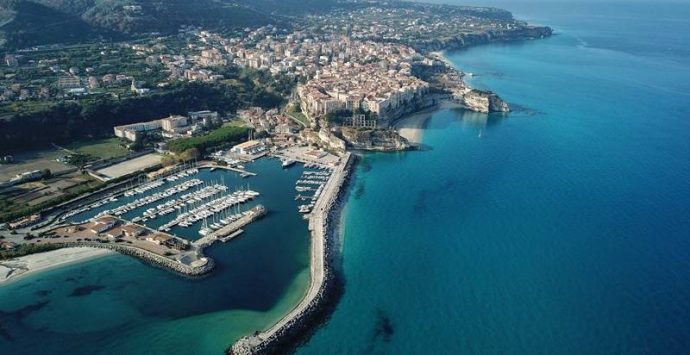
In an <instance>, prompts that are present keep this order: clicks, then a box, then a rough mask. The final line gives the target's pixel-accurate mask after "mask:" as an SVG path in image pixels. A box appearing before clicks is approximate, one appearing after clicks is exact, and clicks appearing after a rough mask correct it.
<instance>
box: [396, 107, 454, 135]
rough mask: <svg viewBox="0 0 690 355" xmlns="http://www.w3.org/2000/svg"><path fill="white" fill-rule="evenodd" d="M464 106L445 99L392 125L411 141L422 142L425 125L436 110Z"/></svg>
mask: <svg viewBox="0 0 690 355" xmlns="http://www.w3.org/2000/svg"><path fill="white" fill-rule="evenodd" d="M461 107H462V106H461V105H459V104H456V103H453V102H449V101H444V102H442V103H440V104H439V105H437V106H435V107H432V108H428V109H425V110H423V111H420V112H417V113H413V114H411V115H409V116H405V117H403V118H401V119H399V120H397V121H395V122H394V123H393V124H392V127H393V128H394V129H395V130H396V131H398V134H399V135H401V136H402V137H404V138H406V139H407V140H408V141H410V142H411V143H421V142H422V137H423V135H424V127H425V126H426V122H427V120H429V118H431V116H432V115H433V114H434V112H436V111H438V110H443V109H452V108H461Z"/></svg>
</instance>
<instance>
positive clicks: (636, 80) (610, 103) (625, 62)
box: [0, 2, 690, 354]
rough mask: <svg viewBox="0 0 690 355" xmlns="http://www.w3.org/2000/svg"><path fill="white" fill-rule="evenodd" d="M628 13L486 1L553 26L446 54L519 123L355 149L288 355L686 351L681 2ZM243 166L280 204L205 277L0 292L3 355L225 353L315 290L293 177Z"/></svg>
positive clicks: (457, 124) (121, 277)
mask: <svg viewBox="0 0 690 355" xmlns="http://www.w3.org/2000/svg"><path fill="white" fill-rule="evenodd" d="M621 4H624V3H621V2H619V3H617V5H602V4H596V3H594V4H592V3H590V4H586V5H568V4H557V5H556V4H538V3H533V4H528V5H523V4H517V3H514V2H509V3H505V4H499V5H501V6H503V7H506V8H508V9H510V10H513V11H514V12H515V13H516V14H517V15H518V16H520V17H522V18H527V19H529V20H531V21H533V22H538V23H543V24H549V25H553V26H554V27H555V28H556V30H557V31H558V33H559V35H557V36H555V37H553V38H551V39H547V40H542V41H532V42H527V43H522V44H511V45H492V46H486V47H478V48H473V49H471V50H468V51H464V52H458V53H453V54H450V57H451V60H453V62H454V63H456V64H457V65H458V67H460V68H463V69H465V70H467V71H469V72H472V73H475V74H477V76H476V77H474V78H472V79H471V83H472V84H473V85H475V86H477V87H483V88H490V89H492V90H495V91H497V92H498V93H499V94H501V95H502V96H503V97H504V98H506V99H507V100H508V101H509V102H510V103H511V104H512V105H513V107H514V108H515V109H516V111H515V112H513V113H511V114H510V115H508V117H501V116H487V115H482V114H474V113H469V112H465V111H460V110H445V111H440V112H437V113H434V114H433V115H432V117H431V120H430V121H429V123H428V127H427V130H426V131H425V134H424V144H425V145H426V146H427V148H428V149H426V150H424V151H421V152H412V153H401V154H371V155H367V156H365V158H364V159H363V162H362V164H360V166H359V167H358V170H357V174H356V181H355V182H354V185H353V186H354V188H353V189H352V192H351V194H350V197H349V201H348V203H347V207H346V211H345V219H344V221H345V228H344V241H343V253H344V258H343V269H344V274H345V278H346V288H345V294H344V296H343V298H342V300H341V302H340V303H339V305H338V307H337V309H336V311H335V313H334V314H333V316H332V318H331V319H330V321H329V322H328V323H327V324H325V325H324V326H323V327H322V328H320V329H319V330H318V331H317V332H316V334H315V335H314V337H313V338H312V339H311V340H310V341H309V342H308V343H307V344H306V345H305V346H304V347H302V348H300V349H299V351H298V352H299V353H302V354H332V353H336V354H338V353H342V354H345V353H347V354H365V353H367V354H368V353H375V354H434V353H442V354H448V353H452V354H457V353H481V354H487V353H488V354H513V353H518V354H538V353H542V354H614V353H630V354H634V353H660V354H674V353H686V352H687V350H686V349H688V348H690V336H689V335H688V334H690V327H689V326H688V324H687V320H688V319H690V282H689V281H690V240H688V239H689V237H690V219H689V218H688V215H689V214H690V139H689V138H690V137H689V135H690V122H689V121H688V118H689V117H690V104H688V103H689V102H690V68H689V64H690V53H688V50H689V49H690V40H689V37H690V36H688V33H690V22H689V20H688V18H690V8H689V7H688V6H687V5H682V4H671V5H669V4H666V5H665V4H659V3H655V4H654V5H640V4H624V5H621ZM564 6H565V7H564ZM251 170H253V171H257V172H259V176H258V177H256V178H250V179H248V180H247V181H248V182H250V183H251V187H252V188H254V189H256V190H258V191H260V192H262V193H263V194H265V196H267V197H266V200H265V201H264V202H262V203H264V204H265V205H266V206H267V207H268V208H269V210H270V211H271V213H272V214H271V216H270V218H267V219H264V220H262V221H260V222H257V223H255V224H252V225H251V226H250V227H249V228H248V229H247V232H246V233H245V234H244V235H243V236H242V237H240V238H239V239H237V240H235V241H233V242H232V243H229V244H221V245H218V246H214V247H212V248H211V249H210V250H209V254H210V255H211V256H212V257H213V258H214V259H216V260H217V261H218V262H219V264H220V265H219V268H218V269H217V270H216V271H215V272H214V273H213V274H212V275H210V276H209V277H207V278H204V279H199V280H187V279H181V278H179V277H178V276H176V275H172V274H170V273H168V272H167V271H163V270H159V269H155V268H151V267H149V266H147V265H144V264H142V263H140V262H138V261H136V260H134V259H131V258H128V257H125V256H120V255H115V256H110V257H106V258H102V259H99V260H95V261H91V262H88V263H85V264H79V265H72V266H69V267H65V268H61V269H57V270H53V271H50V272H46V273H42V274H38V275H36V276H32V277H28V278H26V279H23V280H20V281H17V282H14V283H12V284H10V285H8V286H6V287H0V353H1V354H37V353H51V354H145V353H146V354H160V353H167V354H220V353H221V352H222V350H223V349H225V347H226V346H227V345H229V344H230V343H231V342H232V341H233V340H235V339H237V338H238V337H239V336H241V335H243V334H246V333H247V332H251V331H253V330H255V329H258V328H262V327H264V326H265V325H267V324H270V323H272V322H273V321H275V320H276V319H278V318H279V317H280V316H281V315H282V314H284V313H285V312H286V311H287V310H288V309H289V308H290V307H291V306H292V305H294V304H295V303H296V302H297V301H298V300H299V298H300V297H301V295H302V294H303V292H304V290H305V285H306V283H307V282H308V268H307V263H308V250H309V246H308V244H309V239H308V234H307V230H306V224H305V223H304V222H303V221H301V220H300V216H299V214H298V213H297V212H296V208H295V206H296V202H295V201H294V200H293V197H294V195H293V194H291V193H290V194H286V193H284V191H293V192H294V190H293V189H292V186H293V184H294V180H295V179H296V178H297V175H299V171H298V170H294V171H293V170H292V169H291V170H289V171H288V172H287V173H283V172H281V171H280V165H279V163H278V162H276V161H271V160H261V161H259V162H258V163H257V165H256V166H254V167H252V168H251Z"/></svg>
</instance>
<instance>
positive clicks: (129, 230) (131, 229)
mask: <svg viewBox="0 0 690 355" xmlns="http://www.w3.org/2000/svg"><path fill="white" fill-rule="evenodd" d="M145 232H146V229H145V228H143V227H141V226H137V225H136V224H128V225H126V226H124V227H122V233H123V234H124V236H125V237H127V238H136V237H138V236H140V235H142V234H144V233H145Z"/></svg>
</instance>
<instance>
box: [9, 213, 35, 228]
mask: <svg viewBox="0 0 690 355" xmlns="http://www.w3.org/2000/svg"><path fill="white" fill-rule="evenodd" d="M40 220H41V215H40V214H32V215H31V216H28V217H24V218H22V219H20V220H17V221H14V222H11V223H9V224H8V225H7V226H8V227H9V229H18V228H24V227H28V226H30V225H32V224H35V223H37V222H38V221H40Z"/></svg>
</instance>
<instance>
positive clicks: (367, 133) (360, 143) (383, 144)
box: [340, 127, 411, 151]
mask: <svg viewBox="0 0 690 355" xmlns="http://www.w3.org/2000/svg"><path fill="white" fill-rule="evenodd" d="M340 133H341V135H342V137H343V139H344V140H345V141H346V142H347V143H348V145H349V146H351V147H352V148H353V149H357V150H373V151H396V150H406V149H410V148H411V145H410V142H408V141H407V139H405V138H403V137H401V136H400V135H399V134H398V133H397V132H395V131H394V130H389V129H370V128H352V127H342V128H341V131H340Z"/></svg>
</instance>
